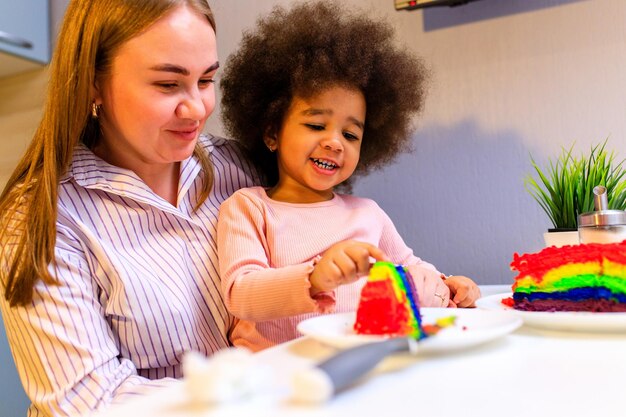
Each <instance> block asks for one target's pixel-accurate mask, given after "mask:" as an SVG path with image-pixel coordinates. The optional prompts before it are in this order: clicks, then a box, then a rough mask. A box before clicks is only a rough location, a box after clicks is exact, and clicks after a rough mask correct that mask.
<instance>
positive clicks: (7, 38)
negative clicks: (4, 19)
mask: <svg viewBox="0 0 626 417" xmlns="http://www.w3.org/2000/svg"><path fill="white" fill-rule="evenodd" d="M0 42H4V43H8V44H9V45H14V46H19V47H20V48H26V49H33V44H32V42H30V41H27V40H26V39H24V38H20V37H19V36H15V35H12V34H10V33H7V32H3V31H1V30H0Z"/></svg>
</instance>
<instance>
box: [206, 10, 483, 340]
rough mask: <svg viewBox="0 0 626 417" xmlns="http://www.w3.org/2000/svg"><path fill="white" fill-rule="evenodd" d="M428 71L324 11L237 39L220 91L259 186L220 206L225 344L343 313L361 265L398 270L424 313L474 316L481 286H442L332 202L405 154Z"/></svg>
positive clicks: (361, 23)
mask: <svg viewBox="0 0 626 417" xmlns="http://www.w3.org/2000/svg"><path fill="white" fill-rule="evenodd" d="M425 75H426V70H425V68H424V66H423V64H422V63H421V62H420V61H419V60H418V59H416V58H414V57H412V56H410V55H408V54H407V53H405V52H403V51H401V50H399V49H398V48H396V47H395V46H394V44H393V37H392V30H391V28H390V27H389V26H388V25H386V24H383V23H380V22H376V21H373V20H370V19H369V18H367V17H365V16H363V15H352V14H348V13H347V12H345V11H344V10H342V9H341V8H340V7H339V6H337V5H335V4H332V3H328V2H318V3H308V4H302V5H298V6H295V7H293V8H292V9H291V10H290V11H286V10H284V9H282V8H276V9H275V10H274V11H273V12H272V13H271V14H270V15H269V16H268V17H267V18H265V19H262V20H260V21H259V22H258V27H257V29H256V32H254V33H247V34H246V35H245V36H244V39H243V44H242V46H241V48H240V50H239V51H238V52H237V53H236V54H235V55H234V56H233V57H232V58H231V59H230V60H229V62H228V65H227V68H226V70H225V75H224V78H223V80H222V89H223V117H224V121H225V125H226V127H227V129H228V130H229V131H230V133H231V134H232V135H234V137H235V138H238V139H239V140H240V141H241V143H242V144H243V146H244V147H245V148H246V149H247V151H248V153H249V155H250V157H251V159H252V160H253V161H254V162H255V163H256V165H257V166H258V168H259V169H260V171H261V172H262V173H263V174H264V175H265V178H266V181H267V185H268V188H262V187H254V188H248V189H242V190H240V191H238V192H236V193H235V194H233V196H232V197H230V198H229V199H227V200H226V201H225V202H224V203H223V204H222V206H221V208H220V214H219V221H218V254H219V257H218V258H219V264H220V274H221V279H222V291H223V294H224V298H225V302H226V306H227V308H228V309H229V310H230V311H231V312H232V313H233V314H234V315H235V316H236V317H238V318H239V319H240V321H239V322H238V324H237V325H236V326H235V327H234V329H233V331H232V333H231V336H230V337H231V341H232V342H233V344H235V345H237V346H244V347H247V348H249V349H251V350H253V351H258V350H260V349H263V348H266V347H269V346H272V345H274V344H276V343H280V342H284V341H287V340H290V339H293V338H295V337H297V336H298V333H297V331H296V325H297V324H298V323H299V322H300V321H302V320H303V319H306V318H308V317H312V316H314V315H316V314H320V313H330V312H345V311H354V310H355V309H356V307H357V303H358V298H359V294H360V290H361V288H362V286H363V284H364V281H365V280H364V279H359V278H361V277H363V276H365V275H367V273H368V270H369V266H370V262H371V261H372V259H374V260H388V261H391V262H394V263H397V264H403V265H406V266H407V267H408V269H409V271H410V273H411V275H412V277H413V278H414V280H415V283H416V287H417V290H418V292H419V295H420V300H421V303H422V305H423V306H433V307H442V306H443V307H446V306H457V305H458V306H461V307H466V306H471V305H473V303H474V301H475V300H476V299H477V298H478V296H479V291H478V287H477V286H476V285H475V284H474V282H473V281H472V280H470V279H469V278H466V277H449V278H448V279H447V280H445V281H444V280H443V279H442V278H441V277H442V274H440V273H439V272H438V271H437V270H436V269H435V268H434V267H433V266H432V265H431V264H429V263H426V262H424V261H422V260H421V259H419V258H418V257H416V256H414V255H413V252H412V250H411V249H410V248H408V247H407V246H406V245H405V244H404V242H403V240H402V238H401V237H400V235H399V234H398V232H397V231H396V229H395V227H394V225H393V223H392V221H391V220H390V219H389V217H388V216H387V215H386V214H385V213H384V211H383V210H382V209H381V208H380V207H379V206H378V205H377V204H376V203H375V202H374V201H372V200H368V199H364V198H358V197H354V196H350V195H345V194H338V193H335V191H334V190H335V188H336V187H337V186H338V185H340V184H346V181H348V180H349V179H350V178H351V177H352V175H353V174H357V173H361V174H362V173H365V172H366V171H368V170H370V169H372V168H376V167H380V166H382V165H383V164H384V163H386V162H388V161H390V160H391V159H392V158H393V157H394V156H395V155H396V154H397V153H398V152H399V151H401V150H404V149H405V148H406V147H407V146H408V142H409V133H410V120H411V117H412V116H413V115H414V114H415V113H417V112H418V111H419V110H420V109H421V108H422V103H423V96H424V82H425Z"/></svg>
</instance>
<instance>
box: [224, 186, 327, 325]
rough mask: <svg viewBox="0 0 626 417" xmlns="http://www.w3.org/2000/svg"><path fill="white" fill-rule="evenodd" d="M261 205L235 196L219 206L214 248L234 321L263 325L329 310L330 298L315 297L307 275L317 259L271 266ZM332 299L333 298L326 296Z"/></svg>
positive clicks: (324, 295) (325, 294)
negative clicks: (261, 323) (254, 322)
mask: <svg viewBox="0 0 626 417" xmlns="http://www.w3.org/2000/svg"><path fill="white" fill-rule="evenodd" d="M266 227H267V224H266V215H265V211H264V208H263V206H262V205H261V203H260V202H258V201H254V200H253V199H251V198H250V197H249V196H247V195H245V194H244V193H241V192H238V193H235V194H233V196H231V197H230V198H229V199H227V200H226V201H225V202H224V203H223V204H222V206H221V207H220V213H219V220H218V229H217V244H218V259H219V265H220V277H221V287H222V293H223V295H224V301H225V303H226V307H227V308H228V310H229V311H230V312H231V313H232V314H233V315H234V316H236V317H238V318H240V319H244V320H250V321H256V322H258V321H266V320H274V319H278V318H283V317H288V316H293V315H297V314H304V313H312V312H322V311H326V310H328V309H329V303H330V304H332V303H333V302H334V301H329V294H328V293H324V294H321V295H320V297H319V300H318V299H314V298H312V297H311V296H310V294H309V289H310V287H311V283H310V281H309V275H310V274H311V272H312V271H313V268H314V265H315V262H316V260H315V259H311V260H310V261H308V262H304V263H301V264H297V265H289V266H285V267H280V268H273V267H272V266H271V265H270V261H269V254H268V243H267V238H266V235H265V230H266ZM331 298H332V297H331Z"/></svg>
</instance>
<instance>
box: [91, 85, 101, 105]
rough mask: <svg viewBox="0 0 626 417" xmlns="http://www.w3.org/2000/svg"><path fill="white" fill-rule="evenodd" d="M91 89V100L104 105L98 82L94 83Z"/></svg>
mask: <svg viewBox="0 0 626 417" xmlns="http://www.w3.org/2000/svg"><path fill="white" fill-rule="evenodd" d="M89 90H90V91H89V94H90V95H91V102H92V103H93V104H95V105H97V106H100V105H102V95H101V94H100V90H99V88H98V83H94V85H92V86H91V88H90V89H89Z"/></svg>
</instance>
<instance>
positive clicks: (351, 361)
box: [317, 337, 417, 392]
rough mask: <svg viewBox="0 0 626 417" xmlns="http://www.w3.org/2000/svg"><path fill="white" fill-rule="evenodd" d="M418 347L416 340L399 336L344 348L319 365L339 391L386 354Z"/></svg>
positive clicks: (367, 370)
mask: <svg viewBox="0 0 626 417" xmlns="http://www.w3.org/2000/svg"><path fill="white" fill-rule="evenodd" d="M416 349H417V341H416V340H414V339H411V338H408V337H397V338H393V339H387V340H385V341H382V342H373V343H366V344H364V345H359V346H356V347H353V348H349V349H346V350H343V351H341V352H339V353H337V354H336V355H334V356H332V357H331V358H329V359H327V360H325V361H324V362H322V363H320V364H319V365H317V367H318V368H319V369H321V370H322V371H324V373H326V375H328V377H329V378H330V380H331V381H332V384H333V391H334V392H338V391H341V390H342V389H344V388H346V387H347V386H349V385H351V384H352V383H354V382H355V381H356V380H357V379H359V378H360V377H362V376H363V375H365V374H366V373H368V372H369V371H370V370H372V369H373V368H374V367H375V366H376V365H377V364H378V363H379V362H380V361H381V360H383V359H384V358H385V357H386V356H388V355H390V354H392V353H396V352H404V351H412V352H414V351H415V350H416Z"/></svg>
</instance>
